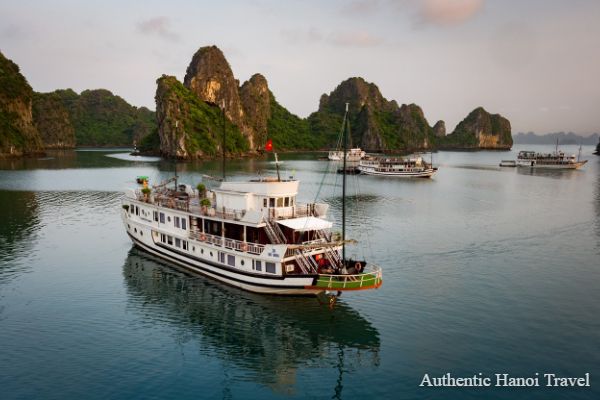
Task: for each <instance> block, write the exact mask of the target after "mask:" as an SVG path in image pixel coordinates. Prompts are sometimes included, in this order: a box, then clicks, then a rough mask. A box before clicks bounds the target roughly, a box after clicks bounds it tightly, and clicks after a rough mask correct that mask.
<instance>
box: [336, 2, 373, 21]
mask: <svg viewBox="0 0 600 400" xmlns="http://www.w3.org/2000/svg"><path fill="white" fill-rule="evenodd" d="M379 5H380V2H379V0H354V1H350V2H347V3H344V5H343V6H342V14H346V15H350V16H360V17H364V16H365V15H366V14H372V13H373V12H375V11H377V10H378V9H379Z"/></svg>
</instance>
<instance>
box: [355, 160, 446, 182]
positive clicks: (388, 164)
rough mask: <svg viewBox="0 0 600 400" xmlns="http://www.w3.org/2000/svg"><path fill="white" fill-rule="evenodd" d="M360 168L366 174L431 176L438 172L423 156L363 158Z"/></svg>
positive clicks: (411, 176) (412, 176) (407, 176)
mask: <svg viewBox="0 0 600 400" xmlns="http://www.w3.org/2000/svg"><path fill="white" fill-rule="evenodd" d="M358 170H359V171H360V172H361V173H362V174H366V175H380V176H397V177H403V178H431V176H432V175H433V174H435V173H436V172H437V167H434V166H433V164H429V163H427V162H426V161H425V160H423V158H422V157H421V156H418V157H413V158H400V157H395V158H388V157H377V158H373V159H369V160H361V161H360V163H359V164H358Z"/></svg>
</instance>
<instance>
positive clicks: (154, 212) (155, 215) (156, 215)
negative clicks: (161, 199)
mask: <svg viewBox="0 0 600 400" xmlns="http://www.w3.org/2000/svg"><path fill="white" fill-rule="evenodd" d="M153 216H154V220H155V221H156V222H158V211H153Z"/></svg>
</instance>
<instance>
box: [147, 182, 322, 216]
mask: <svg viewBox="0 0 600 400" xmlns="http://www.w3.org/2000/svg"><path fill="white" fill-rule="evenodd" d="M135 194H136V197H137V200H139V201H143V202H146V203H150V204H155V205H157V206H159V207H166V208H170V209H173V210H178V211H185V212H189V213H192V214H194V215H200V216H207V217H217V218H221V219H225V220H231V221H239V220H240V219H242V218H243V217H244V215H245V214H246V210H236V209H233V208H225V207H214V206H210V207H205V206H200V204H199V201H198V198H197V197H189V196H184V195H181V196H177V195H176V194H165V193H161V192H157V193H153V194H151V195H149V196H145V195H144V194H143V193H142V192H141V190H139V189H138V190H136V191H135ZM320 214H321V212H320V207H319V204H318V203H307V204H296V205H294V206H289V207H272V208H269V209H268V210H267V212H266V213H264V214H263V215H264V216H265V217H267V218H270V219H274V220H278V219H289V218H299V217H309V216H318V215H320Z"/></svg>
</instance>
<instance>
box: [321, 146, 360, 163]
mask: <svg viewBox="0 0 600 400" xmlns="http://www.w3.org/2000/svg"><path fill="white" fill-rule="evenodd" d="M345 153H346V161H360V160H361V159H363V158H364V157H365V156H366V155H367V153H366V152H365V151H364V150H362V149H361V148H360V147H354V148H352V149H349V150H348V151H346V152H345ZM327 158H328V159H329V161H341V160H342V159H343V158H344V150H331V151H329V154H328V155H327Z"/></svg>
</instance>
